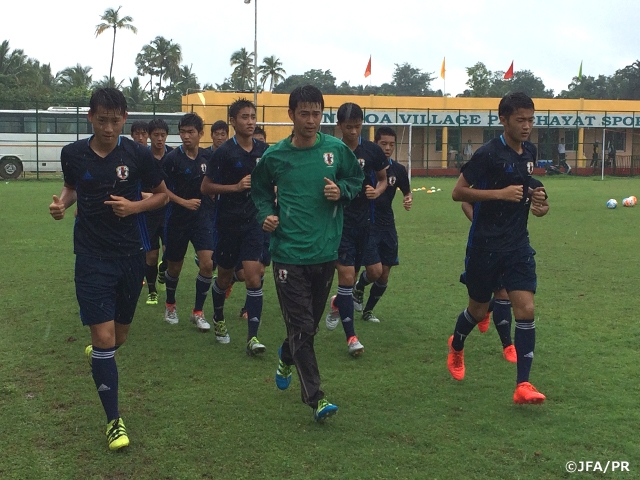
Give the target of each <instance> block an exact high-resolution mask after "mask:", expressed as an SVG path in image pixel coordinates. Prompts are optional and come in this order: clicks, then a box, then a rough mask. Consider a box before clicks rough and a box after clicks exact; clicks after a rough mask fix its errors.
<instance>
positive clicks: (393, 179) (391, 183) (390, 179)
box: [387, 176, 396, 187]
mask: <svg viewBox="0 0 640 480" xmlns="http://www.w3.org/2000/svg"><path fill="white" fill-rule="evenodd" d="M387 180H388V182H389V186H390V187H393V186H394V185H395V184H396V177H395V176H392V177H389V178H387Z"/></svg>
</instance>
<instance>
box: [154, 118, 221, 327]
mask: <svg viewBox="0 0 640 480" xmlns="http://www.w3.org/2000/svg"><path fill="white" fill-rule="evenodd" d="M203 128H204V124H203V122H202V118H200V117H199V116H198V114H196V113H187V114H185V115H184V116H183V117H182V118H181V119H180V122H179V123H178V130H179V132H180V139H181V140H182V145H180V146H179V147H178V148H176V149H174V150H172V151H171V152H169V153H168V154H167V155H166V156H165V158H164V160H163V161H162V167H163V169H164V172H165V174H166V175H167V185H168V187H169V200H171V203H170V204H169V206H168V207H167V208H168V213H167V226H166V240H167V249H166V250H165V254H164V256H165V260H166V261H167V271H166V273H165V282H166V285H167V300H166V305H165V314H164V319H165V321H166V322H167V323H170V324H176V323H178V312H177V309H176V288H177V286H178V279H179V277H180V271H181V270H182V264H183V262H184V256H185V254H186V253H187V248H188V246H189V242H191V244H192V245H193V248H194V249H195V251H196V255H197V256H198V260H199V262H198V268H199V271H198V275H197V277H196V298H195V303H194V306H193V310H192V311H191V322H192V323H193V324H194V325H195V326H196V328H197V329H198V330H200V331H201V332H208V331H209V330H210V328H211V326H210V325H209V323H207V321H206V320H205V317H204V314H203V312H202V309H203V307H204V302H205V300H206V299H207V294H208V292H209V287H210V286H211V277H212V275H213V260H212V255H213V225H212V223H213V218H212V217H213V202H212V201H211V199H210V198H209V197H208V196H207V195H202V194H201V193H200V184H201V183H202V178H203V177H204V175H205V173H206V172H207V163H208V160H209V155H210V153H208V152H207V150H205V149H203V148H200V146H199V145H200V139H201V138H202V135H203V134H204V130H203Z"/></svg>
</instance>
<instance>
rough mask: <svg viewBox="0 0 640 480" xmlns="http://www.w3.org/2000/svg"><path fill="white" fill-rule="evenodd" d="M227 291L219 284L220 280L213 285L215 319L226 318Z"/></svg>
mask: <svg viewBox="0 0 640 480" xmlns="http://www.w3.org/2000/svg"><path fill="white" fill-rule="evenodd" d="M225 294H226V291H225V290H222V289H221V288H220V287H219V286H218V280H215V281H214V282H213V285H212V286H211V299H212V300H213V320H214V321H216V322H219V321H220V320H224V300H225Z"/></svg>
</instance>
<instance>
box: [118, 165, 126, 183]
mask: <svg viewBox="0 0 640 480" xmlns="http://www.w3.org/2000/svg"><path fill="white" fill-rule="evenodd" d="M116 176H117V177H118V178H119V179H120V180H126V179H127V178H129V167H127V166H126V165H120V166H118V167H116Z"/></svg>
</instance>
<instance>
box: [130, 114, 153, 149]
mask: <svg viewBox="0 0 640 480" xmlns="http://www.w3.org/2000/svg"><path fill="white" fill-rule="evenodd" d="M131 138H133V141H134V142H136V143H139V144H140V145H142V146H143V147H146V146H147V142H148V140H149V127H148V124H147V122H143V121H141V120H138V121H136V122H133V123H132V124H131Z"/></svg>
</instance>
